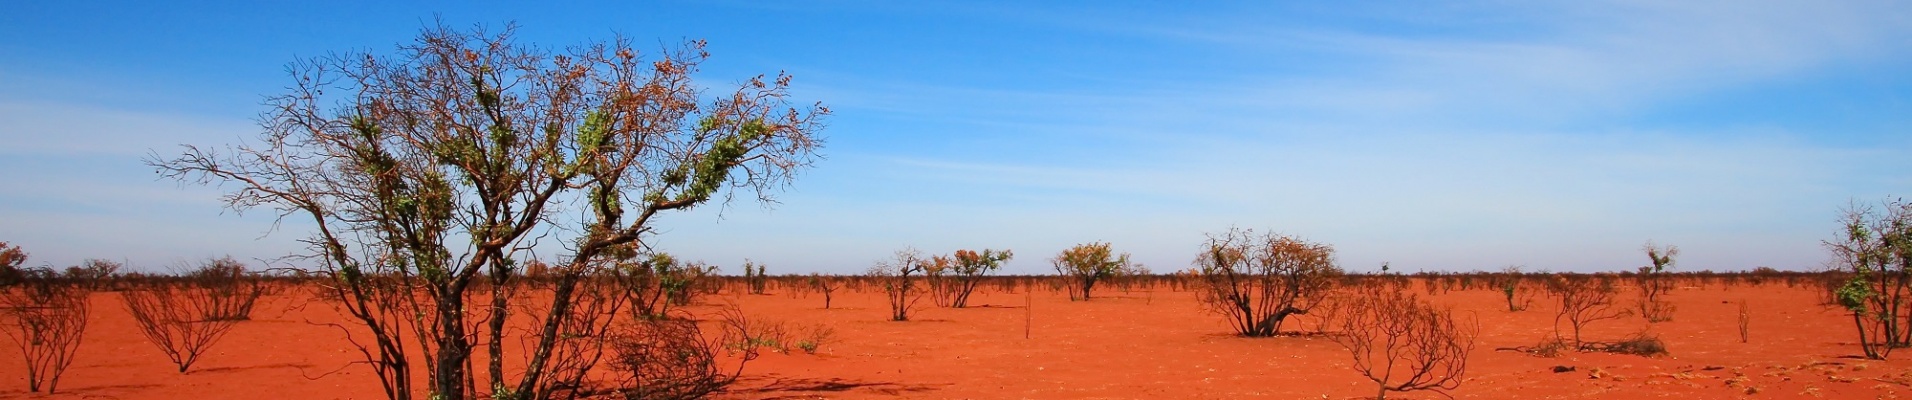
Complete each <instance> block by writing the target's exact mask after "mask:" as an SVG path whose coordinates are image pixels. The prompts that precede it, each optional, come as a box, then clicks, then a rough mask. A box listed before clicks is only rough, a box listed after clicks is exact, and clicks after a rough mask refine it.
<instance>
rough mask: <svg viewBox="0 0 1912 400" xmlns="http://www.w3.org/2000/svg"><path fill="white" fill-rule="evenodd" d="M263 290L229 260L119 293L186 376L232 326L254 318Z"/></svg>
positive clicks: (144, 331)
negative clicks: (194, 364) (254, 308)
mask: <svg viewBox="0 0 1912 400" xmlns="http://www.w3.org/2000/svg"><path fill="white" fill-rule="evenodd" d="M264 293H265V286H264V285H263V284H262V283H261V282H260V281H259V280H258V279H257V278H256V277H252V276H249V275H248V274H247V273H246V270H245V265H244V264H240V263H239V262H238V261H235V260H233V259H232V258H230V257H227V258H219V259H214V260H209V261H207V262H205V263H204V264H202V265H201V266H200V267H199V268H197V269H194V270H192V271H191V272H189V273H187V274H186V275H185V276H183V277H181V279H161V280H155V281H151V282H149V283H147V284H145V285H141V286H138V287H133V288H129V289H128V290H125V291H121V292H120V300H122V301H123V303H124V304H125V305H126V311H127V312H128V313H130V314H132V315H133V321H135V322H137V323H138V325H139V331H140V334H141V335H143V336H145V337H146V340H147V341H148V342H151V343H152V344H153V346H156V347H159V351H160V352H162V353H165V354H166V359H168V360H171V361H172V362H173V365H175V366H178V367H179V372H180V373H185V372H186V370H187V369H189V368H191V367H192V364H193V362H194V361H198V360H199V356H200V355H202V354H205V353H206V351H207V350H209V349H211V348H212V346H213V344H215V343H218V342H219V339H220V338H221V337H224V336H225V335H226V332H228V331H231V330H232V326H233V325H234V324H236V323H238V322H239V321H241V320H246V319H251V318H252V308H253V305H254V304H257V302H258V299H259V296H261V295H263V294H264Z"/></svg>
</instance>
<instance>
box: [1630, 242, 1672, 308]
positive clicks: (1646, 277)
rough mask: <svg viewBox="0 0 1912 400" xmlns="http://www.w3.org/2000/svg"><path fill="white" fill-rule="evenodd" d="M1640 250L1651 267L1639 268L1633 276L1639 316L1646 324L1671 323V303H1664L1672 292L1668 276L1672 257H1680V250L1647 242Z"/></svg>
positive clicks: (1670, 280)
mask: <svg viewBox="0 0 1912 400" xmlns="http://www.w3.org/2000/svg"><path fill="white" fill-rule="evenodd" d="M1641 250H1642V251H1645V252H1646V256H1647V259H1649V260H1651V261H1652V262H1653V265H1651V266H1645V267H1640V270H1639V273H1638V274H1635V275H1634V284H1635V285H1636V286H1638V287H1639V289H1640V301H1639V305H1638V306H1639V310H1640V316H1642V317H1646V321H1647V322H1648V323H1655V322H1666V321H1671V320H1673V311H1674V306H1673V302H1670V301H1666V294H1667V292H1671V291H1673V283H1674V282H1673V278H1672V277H1670V276H1668V275H1669V274H1670V272H1669V270H1670V269H1672V267H1673V263H1674V259H1673V257H1677V256H1679V255H1680V248H1679V247H1675V246H1659V245H1655V244H1653V242H1651V241H1649V242H1646V245H1645V246H1642V247H1641Z"/></svg>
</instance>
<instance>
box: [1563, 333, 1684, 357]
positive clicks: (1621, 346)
mask: <svg viewBox="0 0 1912 400" xmlns="http://www.w3.org/2000/svg"><path fill="white" fill-rule="evenodd" d="M1582 349H1583V350H1587V351H1600V352H1607V353H1615V354H1632V355H1636V356H1643V357H1653V356H1662V355H1666V354H1667V352H1666V342H1663V341H1660V336H1659V335H1654V334H1652V333H1647V332H1640V333H1637V334H1634V335H1633V337H1629V338H1627V339H1626V340H1621V341H1618V342H1613V343H1598V342H1593V343H1587V344H1585V345H1584V346H1582Z"/></svg>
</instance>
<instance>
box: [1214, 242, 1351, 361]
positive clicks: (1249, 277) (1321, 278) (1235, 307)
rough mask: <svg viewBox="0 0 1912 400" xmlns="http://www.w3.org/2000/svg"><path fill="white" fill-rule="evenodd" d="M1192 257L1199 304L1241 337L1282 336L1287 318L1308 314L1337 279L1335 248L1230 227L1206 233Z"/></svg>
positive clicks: (1338, 270) (1321, 300)
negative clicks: (1199, 250)
mask: <svg viewBox="0 0 1912 400" xmlns="http://www.w3.org/2000/svg"><path fill="white" fill-rule="evenodd" d="M1207 248H1208V250H1207V251H1204V252H1203V253H1202V254H1201V255H1199V256H1197V257H1196V259H1195V263H1196V265H1198V266H1199V267H1200V269H1199V270H1198V271H1197V273H1198V274H1199V275H1200V277H1201V278H1202V280H1201V287H1200V289H1198V291H1197V292H1196V294H1197V296H1198V298H1199V299H1200V300H1201V302H1202V305H1203V306H1204V307H1205V308H1207V309H1208V310H1209V311H1212V312H1214V313H1216V314H1220V315H1221V316H1222V317H1223V318H1224V319H1227V320H1228V323H1229V326H1231V327H1233V328H1234V329H1235V332H1236V333H1239V334H1241V335H1242V336H1251V337H1265V336H1274V335H1275V334H1277V333H1280V332H1281V324H1282V322H1284V321H1286V320H1287V319H1288V317H1289V316H1292V315H1300V314H1307V313H1308V312H1309V310H1310V309H1313V308H1314V307H1315V306H1316V305H1318V304H1320V303H1322V302H1323V301H1324V299H1326V298H1327V297H1328V292H1329V289H1330V288H1332V287H1333V286H1334V282H1335V280H1336V279H1337V278H1338V277H1339V275H1341V269H1340V268H1339V267H1336V266H1335V265H1334V247H1333V246H1329V245H1325V244H1318V243H1311V242H1308V241H1304V240H1301V239H1298V238H1295V237H1292V236H1285V235H1279V234H1274V233H1268V234H1265V235H1257V234H1256V233H1255V231H1253V230H1248V229H1230V230H1229V231H1228V232H1227V233H1225V234H1222V235H1220V236H1215V235H1210V236H1209V238H1208V246H1207Z"/></svg>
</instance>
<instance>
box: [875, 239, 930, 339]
mask: <svg viewBox="0 0 1912 400" xmlns="http://www.w3.org/2000/svg"><path fill="white" fill-rule="evenodd" d="M925 264H926V262H925V260H924V259H923V253H922V252H920V251H917V250H916V249H915V248H904V249H903V250H897V251H896V254H895V255H893V256H891V258H890V259H888V260H883V261H878V262H877V263H876V265H874V266H871V267H870V269H869V271H868V272H866V273H865V274H864V276H867V277H869V279H870V281H871V283H873V284H875V285H877V286H878V287H881V288H883V296H884V298H885V299H887V300H888V302H889V305H890V320H891V321H908V320H910V311H911V310H914V309H916V303H917V302H918V301H921V300H922V299H923V293H922V288H921V287H920V285H918V283H917V282H916V281H917V279H916V278H917V276H919V275H921V274H922V273H923V267H924V265H925Z"/></svg>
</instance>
